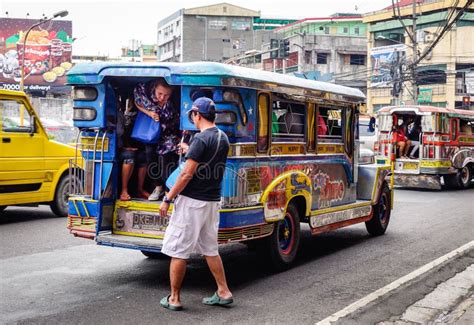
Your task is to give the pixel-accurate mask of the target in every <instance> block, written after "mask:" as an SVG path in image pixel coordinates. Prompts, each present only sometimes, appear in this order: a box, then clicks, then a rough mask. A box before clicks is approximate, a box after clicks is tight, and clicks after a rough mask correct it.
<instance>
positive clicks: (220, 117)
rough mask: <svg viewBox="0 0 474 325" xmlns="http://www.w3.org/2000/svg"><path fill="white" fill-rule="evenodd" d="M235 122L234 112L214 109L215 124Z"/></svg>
mask: <svg viewBox="0 0 474 325" xmlns="http://www.w3.org/2000/svg"><path fill="white" fill-rule="evenodd" d="M235 122H237V116H236V114H235V113H234V112H219V111H216V121H215V123H216V124H223V125H234V124H235Z"/></svg>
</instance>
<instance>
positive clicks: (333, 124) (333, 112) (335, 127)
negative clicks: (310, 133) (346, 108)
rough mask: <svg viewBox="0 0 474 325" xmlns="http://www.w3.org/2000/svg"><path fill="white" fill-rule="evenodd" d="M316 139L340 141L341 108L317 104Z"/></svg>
mask: <svg viewBox="0 0 474 325" xmlns="http://www.w3.org/2000/svg"><path fill="white" fill-rule="evenodd" d="M318 113H319V116H318V141H322V142H342V114H341V113H342V108H341V107H333V106H324V105H321V106H318Z"/></svg>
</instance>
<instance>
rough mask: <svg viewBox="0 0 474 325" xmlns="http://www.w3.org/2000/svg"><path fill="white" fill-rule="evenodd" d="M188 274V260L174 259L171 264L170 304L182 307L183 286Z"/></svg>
mask: <svg viewBox="0 0 474 325" xmlns="http://www.w3.org/2000/svg"><path fill="white" fill-rule="evenodd" d="M185 274H186V260H183V259H181V258H175V257H173V258H172V259H171V264H170V284H171V296H170V299H169V303H170V304H172V305H177V306H181V297H180V292H181V285H182V284H183V279H184V275H185Z"/></svg>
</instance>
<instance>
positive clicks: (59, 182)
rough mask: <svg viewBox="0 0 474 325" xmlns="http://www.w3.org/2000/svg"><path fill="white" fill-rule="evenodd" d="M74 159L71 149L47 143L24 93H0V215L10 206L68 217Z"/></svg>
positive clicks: (58, 144)
mask: <svg viewBox="0 0 474 325" xmlns="http://www.w3.org/2000/svg"><path fill="white" fill-rule="evenodd" d="M75 155H76V151H75V149H74V148H73V147H70V146H68V145H65V144H62V143H59V142H56V141H53V140H50V139H48V135H47V134H46V131H45V129H44V127H43V125H42V124H41V121H40V120H39V118H38V115H37V114H36V112H35V110H34V109H33V107H32V106H31V104H30V102H29V100H28V97H27V96H26V95H25V93H23V92H19V91H11V90H1V89H0V212H1V211H3V210H4V209H5V208H6V207H7V206H9V205H37V204H49V205H50V206H51V210H52V211H53V212H54V213H55V214H57V215H58V216H67V214H68V204H67V200H68V196H69V191H70V183H71V180H72V177H71V176H70V174H69V160H70V159H71V158H74V157H75ZM72 183H73V184H71V185H75V186H77V185H79V183H78V181H76V182H72Z"/></svg>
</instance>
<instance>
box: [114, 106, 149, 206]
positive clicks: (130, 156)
mask: <svg viewBox="0 0 474 325" xmlns="http://www.w3.org/2000/svg"><path fill="white" fill-rule="evenodd" d="M118 107H119V114H118V121H117V141H118V142H117V144H118V148H119V151H120V161H121V163H122V169H121V171H122V177H121V192H120V200H121V201H128V200H130V199H131V195H130V193H131V192H130V191H129V182H130V179H131V177H132V174H133V173H134V169H135V166H136V167H137V168H138V169H137V171H136V172H137V190H136V193H135V191H133V192H134V193H135V194H136V196H139V197H148V196H149V193H148V192H147V191H146V190H145V178H146V172H147V168H146V155H145V146H144V145H143V144H142V143H140V142H138V141H135V140H133V139H132V138H131V133H132V130H133V125H134V123H135V119H136V117H137V108H136V106H135V104H134V101H133V98H128V99H126V100H125V101H124V102H123V103H122V102H121V101H119V102H118Z"/></svg>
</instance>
